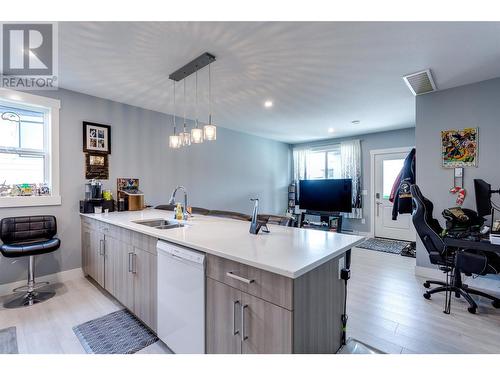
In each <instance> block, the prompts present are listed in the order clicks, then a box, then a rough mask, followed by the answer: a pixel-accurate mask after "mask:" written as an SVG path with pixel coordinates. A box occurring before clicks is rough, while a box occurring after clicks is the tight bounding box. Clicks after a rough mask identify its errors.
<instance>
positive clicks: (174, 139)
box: [168, 134, 182, 148]
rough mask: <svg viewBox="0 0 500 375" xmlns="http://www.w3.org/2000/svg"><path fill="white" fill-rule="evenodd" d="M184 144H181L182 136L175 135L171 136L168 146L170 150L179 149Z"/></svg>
mask: <svg viewBox="0 0 500 375" xmlns="http://www.w3.org/2000/svg"><path fill="white" fill-rule="evenodd" d="M181 145H182V143H181V138H180V136H178V135H176V134H174V135H171V136H170V137H168V146H169V147H170V148H179V147H181Z"/></svg>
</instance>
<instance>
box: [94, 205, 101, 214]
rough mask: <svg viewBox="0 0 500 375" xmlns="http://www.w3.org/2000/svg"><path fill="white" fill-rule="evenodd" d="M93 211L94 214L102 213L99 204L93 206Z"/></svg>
mask: <svg viewBox="0 0 500 375" xmlns="http://www.w3.org/2000/svg"><path fill="white" fill-rule="evenodd" d="M94 213H95V214H102V207H101V206H94Z"/></svg>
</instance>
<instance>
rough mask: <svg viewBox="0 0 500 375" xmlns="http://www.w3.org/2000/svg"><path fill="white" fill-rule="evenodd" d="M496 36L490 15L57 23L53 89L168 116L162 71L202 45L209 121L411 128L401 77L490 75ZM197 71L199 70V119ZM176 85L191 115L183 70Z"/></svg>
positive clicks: (316, 130) (274, 133)
mask: <svg viewBox="0 0 500 375" xmlns="http://www.w3.org/2000/svg"><path fill="white" fill-rule="evenodd" d="M499 35H500V23H497V22H494V23H472V22H470V23H453V22H437V23H436V22H434V23H424V22H420V23H419V22H406V23H403V22H392V23H387V22H317V23H311V22H283V23H280V22H266V23H262V22H258V23H253V22H191V23H190V22H125V23H118V22H116V23H113V22H106V23H97V22H88V23H87V22H84V23H81V22H77V23H68V22H65V23H60V25H59V42H60V49H59V55H60V71H59V75H60V87H63V88H67V89H70V90H75V91H79V92H83V93H87V94H91V95H95V96H99V97H103V98H107V99H111V100H116V101H119V102H123V103H127V104H131V105H135V106H139V107H143V108H147V109H152V110H156V111H161V112H166V113H172V111H173V108H172V107H173V105H172V86H171V85H172V83H171V82H172V81H169V80H168V74H169V73H171V72H173V71H174V70H176V69H177V68H179V67H181V66H182V65H184V64H185V63H187V62H188V61H190V60H191V59H193V58H194V57H197V56H198V55H199V54H201V53H203V52H205V51H208V52H210V53H213V54H214V55H216V56H217V62H216V63H214V64H213V65H212V78H213V98H214V101H215V103H214V120H215V122H216V123H217V124H218V125H220V126H223V127H226V128H230V129H235V130H240V131H244V132H247V133H252V134H256V135H261V136H265V137H268V138H273V139H276V140H280V141H284V142H289V143H296V142H302V141H309V140H315V139H322V138H328V137H331V136H332V134H330V133H328V128H334V129H335V133H334V134H333V136H337V137H340V136H348V135H355V134H360V133H367V132H375V131H383V130H390V129H397V128H405V127H410V126H413V125H414V122H415V105H414V103H415V98H414V97H413V96H412V95H411V93H410V91H409V90H408V88H407V87H406V86H405V84H404V82H403V80H402V79H401V76H403V75H404V74H407V73H413V72H415V71H418V70H421V69H424V68H431V69H432V71H433V73H434V79H435V81H436V84H437V86H438V88H439V89H446V88H450V87H454V86H460V85H463V84H467V83H472V82H477V81H481V80H485V79H489V78H494V77H498V76H500V64H499V61H500V43H499V39H498V36H499ZM207 77H208V75H207V70H206V69H205V70H203V71H201V72H200V73H199V90H200V91H199V115H200V116H199V118H200V120H204V121H206V119H207ZM177 87H178V90H177V103H178V105H177V114H178V115H179V114H182V85H180V86H177ZM187 91H188V102H189V103H190V105H189V107H188V109H187V114H188V117H190V118H194V117H195V108H194V106H193V105H192V104H193V103H194V76H193V77H189V78H188V80H187ZM267 99H271V100H273V102H274V106H273V107H272V108H271V109H266V108H264V106H263V102H264V101H265V100H267ZM352 120H360V121H361V123H360V124H359V125H353V124H351V121H352Z"/></svg>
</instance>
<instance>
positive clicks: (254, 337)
mask: <svg viewBox="0 0 500 375" xmlns="http://www.w3.org/2000/svg"><path fill="white" fill-rule="evenodd" d="M241 295H242V303H241V319H242V323H241V336H242V337H243V340H242V342H241V352H242V353H243V354H263V353H266V354H291V353H292V312H291V311H289V310H287V309H284V308H282V307H279V306H276V305H274V304H272V303H269V302H266V301H264V300H262V299H260V298H257V297H254V296H251V295H250V294H246V293H243V292H242V293H241Z"/></svg>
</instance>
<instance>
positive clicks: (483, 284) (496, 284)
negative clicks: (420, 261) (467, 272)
mask: <svg viewBox="0 0 500 375" xmlns="http://www.w3.org/2000/svg"><path fill="white" fill-rule="evenodd" d="M415 275H417V276H421V277H424V278H426V279H432V280H440V281H445V278H446V274H445V273H443V272H442V271H440V270H439V269H438V268H437V267H436V268H430V267H422V266H415ZM462 278H463V279H462V281H463V282H464V283H465V284H467V285H469V286H471V287H473V288H477V289H481V290H486V291H489V292H493V293H495V294H500V279H493V278H489V277H487V276H481V277H476V278H472V277H467V276H464V275H463V274H462Z"/></svg>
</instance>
